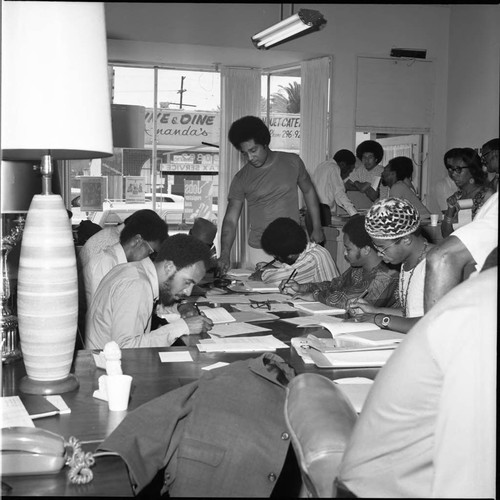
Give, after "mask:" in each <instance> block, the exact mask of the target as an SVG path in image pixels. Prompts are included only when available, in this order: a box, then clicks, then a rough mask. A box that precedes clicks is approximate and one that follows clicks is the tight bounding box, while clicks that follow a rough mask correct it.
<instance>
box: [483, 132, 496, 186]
mask: <svg viewBox="0 0 500 500" xmlns="http://www.w3.org/2000/svg"><path fill="white" fill-rule="evenodd" d="M499 141H500V139H498V138H496V139H491V140H490V141H488V142H486V143H484V144H483V147H482V148H481V163H482V164H483V165H484V166H485V167H486V170H488V174H490V175H491V178H490V183H491V187H492V188H493V189H494V190H495V191H497V190H498V150H499V147H498V145H499Z"/></svg>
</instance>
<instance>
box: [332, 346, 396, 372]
mask: <svg viewBox="0 0 500 500" xmlns="http://www.w3.org/2000/svg"><path fill="white" fill-rule="evenodd" d="M393 352H394V349H385V350H382V349H379V350H376V351H350V352H342V353H333V352H325V353H323V356H324V357H325V358H326V359H327V360H328V361H329V363H330V364H331V366H332V367H333V368H355V367H361V366H383V365H385V363H386V361H387V360H388V359H389V358H390V356H391V355H392V353H393Z"/></svg>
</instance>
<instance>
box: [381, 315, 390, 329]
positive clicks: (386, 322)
mask: <svg viewBox="0 0 500 500" xmlns="http://www.w3.org/2000/svg"><path fill="white" fill-rule="evenodd" d="M390 324H391V317H390V316H385V315H384V316H382V319H381V320H380V328H389V325H390Z"/></svg>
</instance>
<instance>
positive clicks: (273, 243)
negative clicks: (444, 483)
mask: <svg viewBox="0 0 500 500" xmlns="http://www.w3.org/2000/svg"><path fill="white" fill-rule="evenodd" d="M261 245H262V249H263V250H264V251H265V252H266V253H267V254H269V255H271V256H272V257H273V258H274V260H273V261H271V262H270V263H267V262H259V263H258V264H257V266H256V271H255V273H254V274H253V275H252V276H251V278H252V279H257V280H259V279H260V280H262V281H264V282H265V283H280V282H281V281H283V280H285V279H287V278H289V277H290V276H291V274H292V273H294V280H295V281H296V282H297V283H309V282H310V281H325V280H331V279H333V278H335V277H336V276H338V275H339V271H338V269H337V266H336V265H335V262H334V261H333V259H332V256H331V255H330V252H328V250H326V249H325V248H324V247H322V246H321V245H318V244H316V243H313V242H310V241H309V242H308V241H307V235H306V232H305V231H304V229H303V228H302V227H301V226H300V225H299V224H298V223H297V222H296V221H294V220H293V219H290V218H288V217H279V218H278V219H275V220H274V221H273V222H271V223H270V224H269V225H268V226H267V227H266V229H265V230H264V232H263V233H262V238H261Z"/></svg>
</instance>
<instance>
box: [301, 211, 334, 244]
mask: <svg viewBox="0 0 500 500" xmlns="http://www.w3.org/2000/svg"><path fill="white" fill-rule="evenodd" d="M319 217H320V220H321V225H322V226H329V225H330V224H331V222H332V211H331V210H330V207H329V206H328V205H325V204H324V203H320V204H319ZM304 222H305V224H306V229H307V234H308V235H309V236H311V233H312V230H313V225H312V219H311V214H310V213H309V210H308V211H307V212H306V215H305V219H304Z"/></svg>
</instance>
